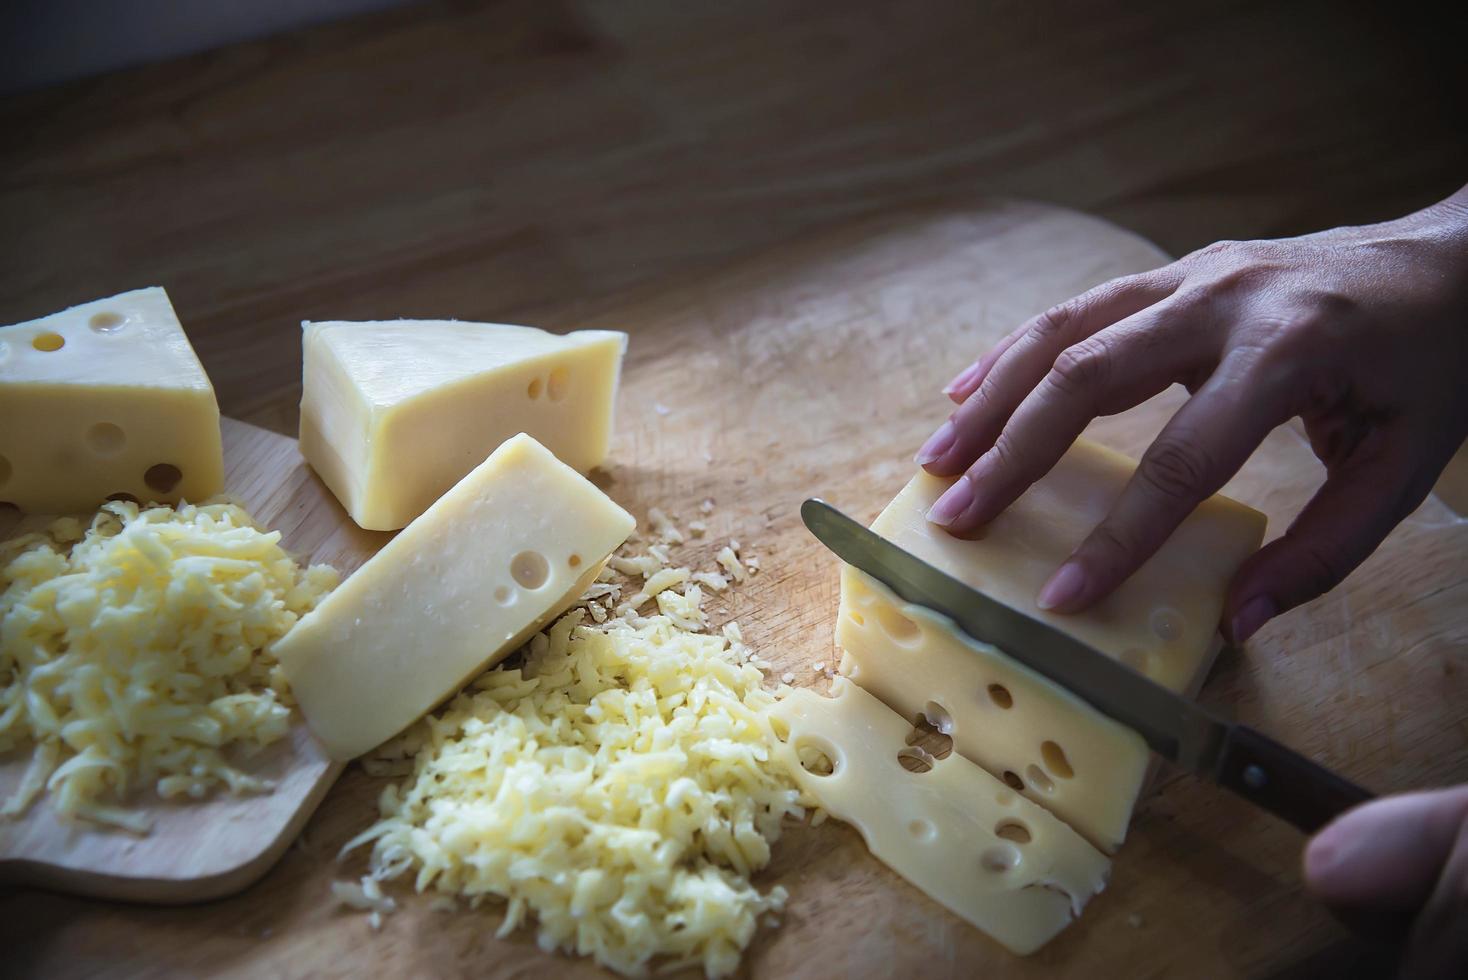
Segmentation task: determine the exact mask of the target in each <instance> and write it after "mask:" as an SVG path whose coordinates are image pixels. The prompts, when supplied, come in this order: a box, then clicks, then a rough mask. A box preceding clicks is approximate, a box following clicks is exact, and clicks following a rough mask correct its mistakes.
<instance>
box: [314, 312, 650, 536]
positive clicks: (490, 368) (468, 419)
mask: <svg viewBox="0 0 1468 980" xmlns="http://www.w3.org/2000/svg"><path fill="white" fill-rule="evenodd" d="M303 327H304V333H303V338H302V343H303V352H304V379H303V391H302V396H301V452H302V453H303V454H304V455H305V457H306V460H307V461H308V462H309V463H310V464H311V465H312V467H314V468H315V470H316V472H317V473H319V474H320V475H321V478H322V479H323V480H324V481H325V482H326V485H327V486H329V487H330V488H331V490H332V492H333V493H335V494H336V496H337V499H338V500H340V501H341V502H342V505H343V506H344V507H345V508H346V509H347V512H348V513H350V514H351V515H352V519H353V520H355V521H356V522H357V523H358V524H360V525H361V526H362V527H365V528H371V529H373V530H378V531H391V530H396V529H397V528H400V527H403V526H405V525H406V524H407V523H408V522H409V521H411V520H412V519H413V518H415V517H417V516H418V515H419V514H421V513H423V512H424V511H425V510H427V509H428V507H429V505H430V504H432V503H433V502H434V501H435V500H437V499H438V498H439V497H440V496H442V495H443V494H444V493H445V492H446V491H447V490H448V489H449V487H452V486H453V485H454V484H455V483H457V482H458V481H459V479H460V478H462V477H463V476H464V474H466V473H468V472H469V471H470V470H472V469H473V468H474V467H476V466H478V465H479V464H480V463H481V462H483V461H484V459H485V457H486V456H488V455H489V454H490V453H491V452H493V451H494V449H495V447H496V446H498V445H499V444H500V443H501V442H504V441H505V440H506V439H508V438H509V437H510V436H512V435H515V434H516V433H517V432H525V433H527V434H529V435H531V436H533V437H535V438H536V439H538V440H539V441H540V442H541V443H542V444H544V445H545V446H546V447H547V448H548V449H550V450H551V452H553V453H555V454H556V456H557V457H559V458H560V459H561V460H562V461H563V462H565V463H566V464H568V465H569V466H571V467H573V468H575V469H577V470H580V471H582V472H585V471H587V470H589V469H591V468H592V467H594V466H598V465H600V464H601V462H602V461H603V460H605V459H606V455H607V447H608V444H609V442H610V440H611V430H612V407H613V402H614V401H615V398H616V392H617V380H618V375H619V373H620V371H621V364H622V353H623V351H624V350H625V349H626V346H627V335H626V334H623V333H617V332H615V331H610V330H581V331H577V332H575V333H569V334H565V335H557V334H552V333H546V332H545V331H544V330H536V329H534V328H532V327H516V326H509V325H506V324H500V323H465V322H462V321H459V320H388V321H383V322H365V323H343V322H332V323H306V324H304V325H303Z"/></svg>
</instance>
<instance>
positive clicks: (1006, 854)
mask: <svg viewBox="0 0 1468 980" xmlns="http://www.w3.org/2000/svg"><path fill="white" fill-rule="evenodd" d="M1019 862H1020V853H1019V848H1017V847H1015V846H1014V845H1013V844H995V845H994V846H992V847H987V848H985V849H984V853H983V854H981V855H980V856H979V864H980V865H981V866H982V867H983V869H984V870H985V871H989V872H993V873H994V874H1003V873H1004V872H1006V871H1013V870H1014V869H1015V868H1017V867H1019Z"/></svg>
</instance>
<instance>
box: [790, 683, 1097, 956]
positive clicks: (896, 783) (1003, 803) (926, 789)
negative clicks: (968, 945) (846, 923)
mask: <svg viewBox="0 0 1468 980" xmlns="http://www.w3.org/2000/svg"><path fill="white" fill-rule="evenodd" d="M832 691H833V696H832V697H829V698H823V697H821V696H820V695H818V694H816V693H815V692H813V691H810V690H797V691H794V692H793V693H791V694H789V695H788V696H787V697H785V698H784V699H783V700H781V701H780V702H778V703H777V704H776V705H775V706H774V707H773V708H771V709H770V713H771V723H772V724H773V725H774V726H775V728H776V733H777V735H778V736H780V737H782V738H783V741H782V742H780V743H779V744H778V745H777V747H776V752H777V753H778V755H779V758H780V759H781V761H782V762H784V764H785V765H786V767H787V768H788V769H789V770H790V773H791V775H792V777H793V778H794V779H795V780H796V782H797V783H798V784H799V785H800V787H801V788H802V789H803V790H805V791H806V792H808V793H809V794H810V795H811V796H813V797H814V798H815V799H816V800H818V801H819V802H820V804H821V806H822V807H824V808H825V809H826V810H827V811H829V812H830V813H831V814H832V815H833V816H835V817H837V818H838V819H840V820H844V821H846V822H847V823H849V824H851V825H852V826H853V827H855V828H856V829H857V830H858V831H859V832H860V833H861V835H862V838H863V839H864V840H865V841H866V845H867V848H868V849H869V850H870V851H871V852H872V854H873V855H874V856H876V857H877V858H878V859H879V860H881V861H882V862H883V863H885V864H886V865H888V866H889V867H890V868H892V870H894V871H896V872H897V873H898V874H900V875H902V877H904V878H906V879H907V880H908V881H910V882H912V884H913V885H915V886H917V887H918V888H920V889H921V890H922V891H923V892H925V893H926V894H927V895H929V896H930V897H932V898H933V899H935V900H936V901H938V902H940V903H942V904H943V905H944V906H946V907H947V908H948V909H949V910H950V911H952V912H953V913H954V914H956V915H958V916H960V917H961V918H963V919H965V920H966V921H968V922H970V923H972V924H973V925H975V926H977V927H978V928H980V929H982V930H983V931H984V932H986V933H988V934H989V935H990V936H992V937H994V938H995V939H997V940H998V941H999V942H1000V943H1002V944H1003V945H1004V946H1005V947H1006V948H1008V949H1009V950H1011V951H1013V952H1015V953H1019V954H1022V955H1023V954H1027V953H1032V952H1034V951H1035V950H1036V949H1039V948H1040V947H1041V946H1043V945H1044V944H1045V943H1046V942H1048V941H1049V940H1050V939H1051V938H1052V937H1054V935H1055V934H1056V933H1058V932H1059V931H1060V930H1061V929H1063V928H1065V926H1066V925H1067V924H1069V923H1070V921H1071V919H1073V918H1075V916H1077V915H1079V914H1080V911H1081V909H1082V907H1083V906H1084V905H1085V904H1086V902H1087V901H1088V900H1089V899H1090V898H1091V897H1092V896H1093V895H1095V894H1096V893H1098V892H1099V891H1101V889H1102V888H1103V887H1105V884H1106V878H1107V875H1108V873H1109V871H1110V862H1109V861H1108V860H1107V858H1106V857H1105V855H1103V854H1101V853H1100V852H1099V851H1097V850H1096V849H1095V848H1094V847H1092V846H1091V845H1090V844H1088V843H1087V842H1086V841H1085V840H1084V839H1083V838H1082V837H1081V836H1080V835H1079V834H1077V833H1076V832H1075V831H1073V830H1071V828H1069V827H1068V826H1066V825H1065V824H1064V823H1062V822H1061V821H1060V820H1058V819H1056V818H1055V817H1054V816H1052V815H1051V814H1050V813H1048V812H1046V811H1045V810H1044V809H1042V808H1041V807H1038V806H1036V805H1035V804H1034V803H1031V802H1030V801H1029V800H1027V799H1025V798H1024V797H1023V796H1020V795H1019V794H1018V793H1015V792H1014V791H1013V790H1011V789H1010V788H1009V787H1007V786H1005V785H1004V784H1003V783H1002V782H1000V781H999V780H997V779H995V778H994V777H993V776H991V775H989V774H988V773H987V772H985V771H984V770H983V769H981V768H979V767H978V766H976V765H974V764H973V763H972V762H970V761H968V760H967V759H965V758H963V757H962V756H960V755H959V754H958V753H956V752H955V753H953V754H951V755H949V756H948V757H947V758H943V759H932V760H930V763H931V769H929V770H928V771H926V772H911V771H909V770H908V769H906V768H904V767H903V765H902V763H901V761H900V756H901V755H902V754H903V753H909V752H913V751H915V750H913V749H910V748H908V747H907V745H906V736H907V734H908V732H909V731H910V730H911V726H910V725H909V724H908V723H907V722H906V721H904V720H903V719H902V718H901V717H900V716H899V715H897V714H896V713H895V712H893V711H892V709H890V708H888V707H887V706H886V705H884V704H883V703H882V702H881V701H878V700H877V699H876V698H874V697H872V696H871V695H870V694H868V693H867V692H866V691H863V690H862V689H861V688H859V687H857V686H855V685H854V684H851V683H850V682H848V681H846V680H844V679H842V678H837V679H836V681H835V684H834V686H833V688H832ZM812 749H814V750H816V751H818V752H820V753H823V754H824V756H825V757H826V758H827V759H829V761H830V763H831V764H832V770H831V772H830V773H829V774H825V775H823V774H821V770H820V769H819V768H817V767H813V766H812V767H809V768H808V767H807V765H805V764H802V760H801V755H802V753H803V752H809V750H812ZM806 761H807V763H808V762H809V759H807V760H806Z"/></svg>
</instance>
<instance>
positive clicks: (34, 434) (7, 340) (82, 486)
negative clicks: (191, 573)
mask: <svg viewBox="0 0 1468 980" xmlns="http://www.w3.org/2000/svg"><path fill="white" fill-rule="evenodd" d="M223 483H224V457H223V451H222V449H221V446H220V439H219V406H218V404H217V403H216V402H215V400H214V388H213V386H211V385H210V384H209V378H208V377H207V376H206V375H205V374H204V369H203V367H202V366H200V364H199V359H198V357H197V356H195V354H194V349H193V348H192V347H190V346H189V341H188V338H187V337H186V336H184V332H183V328H182V327H181V326H179V322H178V317H177V316H175V315H174V312H173V307H172V305H170V304H169V302H168V294H167V293H165V292H164V291H163V290H162V289H159V288H157V287H154V288H152V289H137V290H134V291H132V292H129V293H121V294H120V295H117V296H113V297H112V298H110V299H103V300H98V301H96V302H95V303H85V304H83V305H81V306H74V307H72V308H71V309H69V310H64V311H62V312H61V313H54V314H52V315H51V316H47V317H42V318H41V319H39V320H31V321H30V322H28V323H18V324H16V325H15V326H11V327H0V502H8V503H12V504H15V505H16V506H17V507H19V508H20V509H21V510H23V511H29V512H32V513H70V512H75V511H90V510H93V509H95V508H96V507H97V506H98V505H99V504H101V503H102V502H103V501H104V500H106V499H108V498H109V497H127V498H130V499H132V500H134V501H149V500H153V501H160V502H169V503H173V502H176V501H178V500H181V499H188V500H202V499H204V498H205V497H209V496H212V495H214V494H216V493H218V492H219V490H220V488H221V487H222V485H223Z"/></svg>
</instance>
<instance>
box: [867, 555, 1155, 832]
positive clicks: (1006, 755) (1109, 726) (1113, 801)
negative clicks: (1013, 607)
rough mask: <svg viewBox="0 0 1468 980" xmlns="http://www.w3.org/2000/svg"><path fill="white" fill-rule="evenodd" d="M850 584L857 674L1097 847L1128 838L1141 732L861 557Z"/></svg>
mask: <svg viewBox="0 0 1468 980" xmlns="http://www.w3.org/2000/svg"><path fill="white" fill-rule="evenodd" d="M841 596H842V624H841V632H842V643H843V644H844V645H845V649H846V657H847V659H846V669H847V670H849V671H850V674H851V676H852V677H853V679H855V680H856V681H857V683H859V684H861V685H862V686H864V687H865V688H866V689H867V690H869V691H871V692H872V693H874V694H876V695H877V696H879V697H880V698H882V700H883V701H885V702H887V703H888V704H890V705H893V706H894V707H896V708H898V710H900V711H902V712H903V714H905V715H906V716H907V717H908V718H909V719H915V718H916V717H917V716H919V715H921V716H923V717H925V718H926V719H927V720H928V722H929V723H930V724H932V725H933V727H935V728H937V729H938V730H939V731H941V732H943V733H944V734H946V735H949V736H950V737H951V738H952V739H953V745H954V748H955V749H956V750H957V751H958V752H959V753H960V754H962V755H964V756H966V757H967V758H969V759H971V760H972V761H974V762H977V763H978V764H979V765H981V766H983V767H984V768H985V769H987V770H989V771H990V772H991V773H993V774H994V775H996V776H999V777H1000V778H1001V779H1002V780H1003V781H1004V782H1005V783H1007V784H1008V785H1009V786H1011V787H1012V788H1014V789H1020V790H1023V791H1024V793H1025V795H1027V796H1029V797H1030V798H1031V799H1033V800H1035V801H1036V802H1038V803H1041V804H1043V805H1044V806H1046V807H1048V808H1049V809H1050V810H1051V812H1053V813H1054V814H1055V815H1056V816H1058V817H1060V818H1061V819H1062V820H1064V821H1065V822H1066V823H1068V824H1070V825H1071V826H1072V827H1074V828H1076V830H1078V831H1080V832H1081V833H1082V834H1084V835H1085V836H1086V837H1087V838H1088V839H1089V840H1090V841H1091V842H1092V843H1093V844H1095V845H1096V846H1097V847H1099V848H1101V849H1102V850H1104V851H1107V852H1112V851H1115V850H1116V848H1117V847H1119V846H1120V845H1121V842H1122V839H1123V838H1124V837H1125V836H1126V827H1127V823H1128V821H1129V820H1130V819H1131V813H1132V806H1133V805H1134V804H1135V802H1136V799H1137V794H1138V793H1139V792H1141V789H1142V782H1143V780H1144V779H1145V777H1146V774H1147V760H1148V756H1147V751H1148V750H1147V744H1146V743H1145V742H1144V741H1142V738H1141V736H1139V735H1138V734H1137V733H1136V732H1134V731H1132V730H1131V729H1130V728H1127V727H1125V726H1123V725H1119V724H1117V723H1116V722H1114V721H1112V720H1111V719H1109V718H1107V717H1106V716H1105V715H1103V714H1101V713H1099V712H1098V711H1096V710H1095V709H1094V708H1092V707H1091V706H1090V705H1088V704H1086V702H1084V701H1082V700H1081V699H1080V698H1077V697H1076V696H1075V695H1073V694H1071V693H1070V692H1069V691H1067V690H1065V689H1064V688H1061V687H1058V686H1056V685H1055V684H1053V683H1051V682H1050V681H1049V680H1047V679H1046V678H1044V677H1042V676H1041V675H1039V674H1037V673H1035V672H1034V671H1031V670H1030V669H1028V668H1027V667H1025V666H1023V665H1022V664H1019V663H1016V662H1015V661H1013V660H1011V659H1010V658H1009V657H1007V656H1005V655H1004V654H1003V653H1001V652H1000V651H999V650H998V649H997V648H995V647H993V646H991V645H990V644H987V643H979V642H977V641H975V640H972V639H970V638H969V637H968V636H967V635H965V634H964V633H963V632H962V631H961V630H959V629H958V627H957V626H955V625H954V623H953V621H952V620H951V619H948V618H947V617H946V616H941V615H939V614H937V613H935V612H933V611H932V610H931V609H925V608H923V607H922V606H915V605H912V604H909V603H905V602H903V601H902V600H901V599H900V598H898V597H897V596H896V595H894V594H893V593H892V592H890V591H889V590H888V589H887V588H886V587H885V586H883V585H882V584H881V583H879V582H877V581H875V580H874V579H872V578H870V577H868V576H867V575H864V574H863V573H861V572H859V571H857V570H856V569H853V568H850V567H847V568H845V569H843V571H842V579H841Z"/></svg>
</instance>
